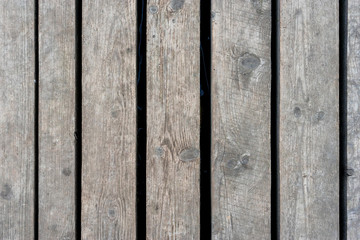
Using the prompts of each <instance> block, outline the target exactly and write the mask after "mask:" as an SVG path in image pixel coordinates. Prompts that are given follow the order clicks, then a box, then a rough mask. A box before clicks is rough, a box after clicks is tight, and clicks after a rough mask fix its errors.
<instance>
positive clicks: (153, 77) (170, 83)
mask: <svg viewBox="0 0 360 240" xmlns="http://www.w3.org/2000/svg"><path fill="white" fill-rule="evenodd" d="M147 4H148V5H147V167H146V174H147V190H146V191H147V199H146V206H147V211H146V212H147V216H146V225H147V228H146V229H147V230H146V234H147V239H154V240H155V239H199V231H200V189H199V183H200V181H199V177H200V171H199V167H200V151H199V134H200V121H199V120H200V1H199V0H191V1H184V0H171V1H169V0H148V3H147Z"/></svg>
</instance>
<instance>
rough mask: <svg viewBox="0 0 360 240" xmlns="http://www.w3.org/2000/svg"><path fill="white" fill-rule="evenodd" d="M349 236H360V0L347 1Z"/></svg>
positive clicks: (359, 237) (353, 237) (355, 237)
mask: <svg viewBox="0 0 360 240" xmlns="http://www.w3.org/2000/svg"><path fill="white" fill-rule="evenodd" d="M347 20H348V36H347V37H348V38H347V165H348V169H347V171H346V175H347V180H348V182H347V237H348V239H349V240H351V239H354V240H355V239H360V231H359V229H360V108H359V102H360V1H359V0H349V1H348V19H347Z"/></svg>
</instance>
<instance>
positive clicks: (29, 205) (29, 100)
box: [0, 0, 35, 240]
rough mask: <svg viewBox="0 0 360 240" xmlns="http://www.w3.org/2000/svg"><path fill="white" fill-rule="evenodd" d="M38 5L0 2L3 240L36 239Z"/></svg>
mask: <svg viewBox="0 0 360 240" xmlns="http://www.w3.org/2000/svg"><path fill="white" fill-rule="evenodd" d="M33 2H34V1H23V0H3V1H1V2H0V86H1V87H0V103H1V104H0V113H1V115H0V136H1V137H0V239H10V240H18V239H23V240H28V239H32V238H33V237H34V222H33V220H34V176H35V175H34V96H35V95H34V77H35V71H34V70H35V64H34V63H35V62H34V57H35V55H34V53H35V49H34V3H33Z"/></svg>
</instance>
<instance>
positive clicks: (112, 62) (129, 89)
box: [81, 0, 137, 239]
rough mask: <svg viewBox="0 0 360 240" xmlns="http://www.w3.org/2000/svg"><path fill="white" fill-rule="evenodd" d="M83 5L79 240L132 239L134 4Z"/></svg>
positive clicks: (115, 1)
mask: <svg viewBox="0 0 360 240" xmlns="http://www.w3.org/2000/svg"><path fill="white" fill-rule="evenodd" d="M82 4H83V18H82V19H83V20H82V26H83V29H82V31H83V36H82V37H83V39H82V44H83V52H82V55H83V56H82V61H83V62H82V68H83V69H82V87H83V100H82V101H83V108H82V110H83V115H82V116H83V119H82V129H83V134H82V149H83V153H82V209H81V210H82V213H81V217H82V229H81V231H82V238H83V239H135V235H136V229H135V227H136V226H135V225H136V221H135V219H136V209H135V206H136V199H135V195H136V133H137V132H136V1H135V0H131V1H118V0H109V1H100V0H95V1H94V0H83V1H82Z"/></svg>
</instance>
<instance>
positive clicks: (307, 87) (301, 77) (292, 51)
mask: <svg viewBox="0 0 360 240" xmlns="http://www.w3.org/2000/svg"><path fill="white" fill-rule="evenodd" d="M338 4H339V3H338V1H332V0H321V1H312V0H296V1H287V0H280V120H279V121H280V123H279V124H280V129H279V137H280V143H279V161H280V162H279V166H280V238H281V239H338V238H339V129H338V128H339V113H338V112H339V110H338V105H339V104H338V102H339V97H338V92H339V88H338V86H339V83H338V82H339V26H338V25H339V17H338V13H339V5H338Z"/></svg>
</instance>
